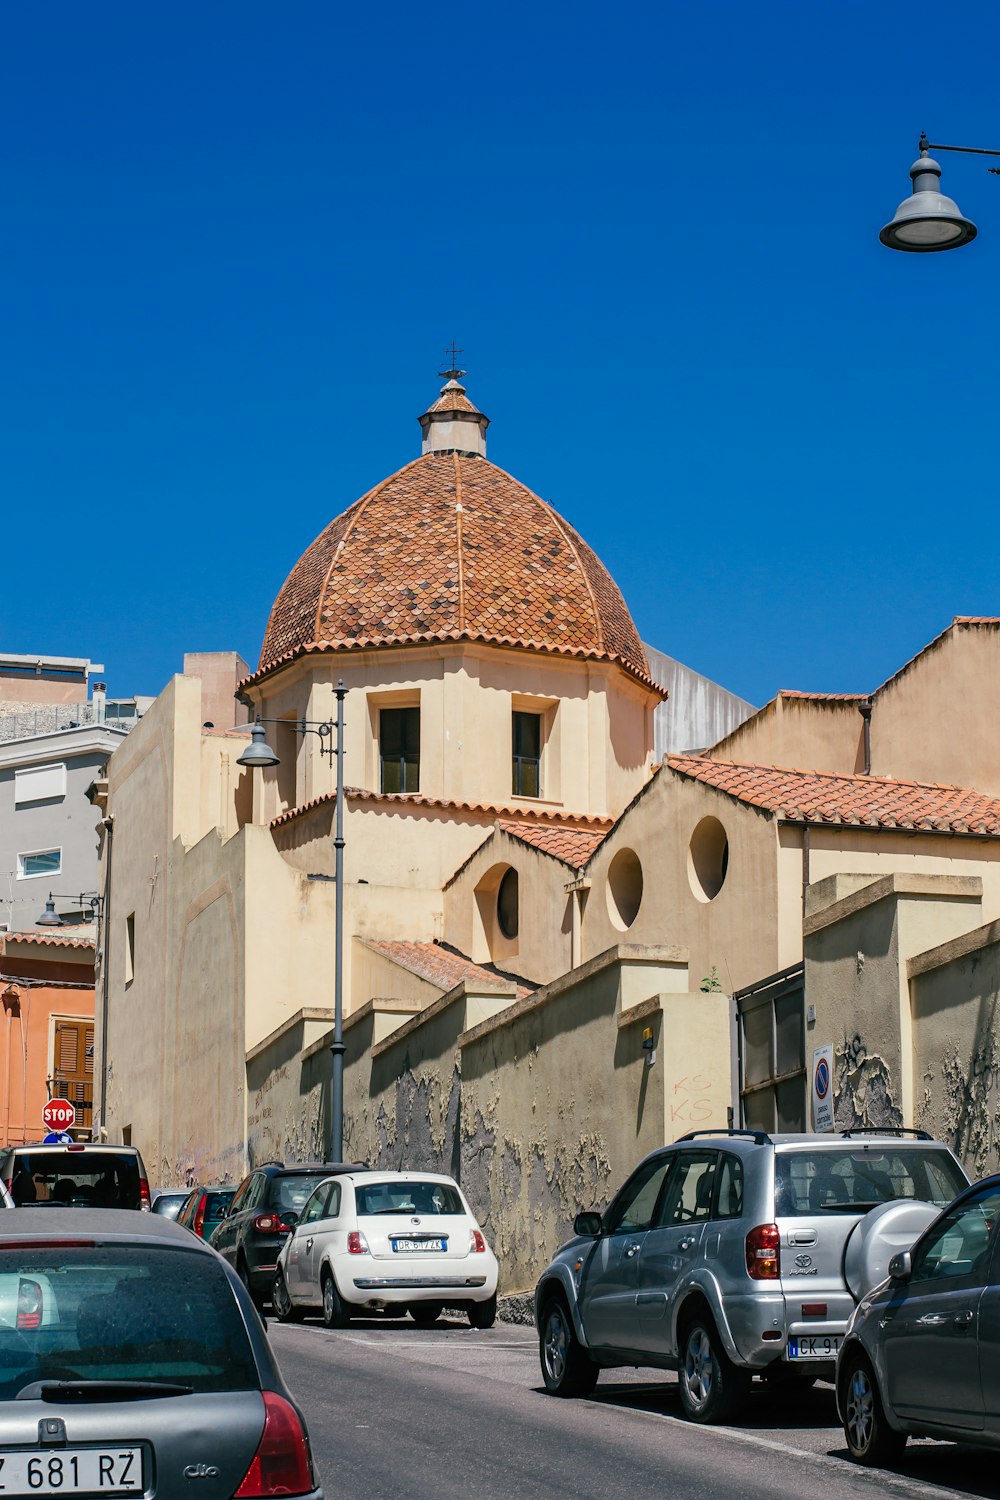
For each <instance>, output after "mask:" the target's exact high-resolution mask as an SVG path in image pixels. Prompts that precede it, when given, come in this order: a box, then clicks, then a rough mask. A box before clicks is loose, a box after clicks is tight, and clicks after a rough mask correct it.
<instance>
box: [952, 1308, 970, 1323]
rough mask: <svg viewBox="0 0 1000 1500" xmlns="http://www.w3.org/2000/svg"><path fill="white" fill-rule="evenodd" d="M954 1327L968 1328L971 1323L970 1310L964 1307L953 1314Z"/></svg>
mask: <svg viewBox="0 0 1000 1500" xmlns="http://www.w3.org/2000/svg"><path fill="white" fill-rule="evenodd" d="M954 1321H955V1327H956V1328H968V1327H970V1325H971V1323H972V1308H971V1307H964V1308H963V1309H962V1311H961V1312H959V1313H956V1314H955V1319H954Z"/></svg>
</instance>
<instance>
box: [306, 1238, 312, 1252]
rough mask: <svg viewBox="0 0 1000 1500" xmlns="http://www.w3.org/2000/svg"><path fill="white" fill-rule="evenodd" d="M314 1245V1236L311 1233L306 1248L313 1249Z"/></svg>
mask: <svg viewBox="0 0 1000 1500" xmlns="http://www.w3.org/2000/svg"><path fill="white" fill-rule="evenodd" d="M312 1247H313V1237H312V1235H310V1236H309V1238H308V1239H307V1240H306V1249H307V1250H311V1249H312Z"/></svg>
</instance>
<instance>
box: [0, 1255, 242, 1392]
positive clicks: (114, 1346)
mask: <svg viewBox="0 0 1000 1500" xmlns="http://www.w3.org/2000/svg"><path fill="white" fill-rule="evenodd" d="M39 1380H152V1381H169V1382H176V1383H179V1384H182V1385H185V1386H189V1387H190V1388H191V1390H193V1391H245V1390H253V1389H255V1388H257V1387H259V1379H258V1376H257V1371H256V1366H255V1363H254V1358H253V1351H252V1349H251V1347H250V1341H249V1337H248V1335H247V1330H246V1327H245V1325H244V1323H243V1319H242V1316H241V1314H240V1310H239V1307H238V1305H237V1302H236V1298H235V1296H234V1295H233V1291H232V1288H231V1287H230V1285H229V1282H228V1280H227V1279H226V1275H225V1272H224V1270H223V1268H222V1266H221V1264H219V1263H217V1262H216V1261H215V1259H214V1258H213V1257H211V1256H208V1255H201V1254H195V1255H192V1254H190V1253H187V1252H185V1251H178V1250H160V1249H157V1248H155V1247H149V1246H148V1245H143V1246H141V1247H140V1246H138V1245H135V1244H129V1243H123V1244H121V1245H95V1246H88V1245H86V1244H80V1245H70V1244H67V1243H66V1242H65V1241H63V1242H62V1243H61V1244H59V1245H52V1246H51V1247H47V1246H45V1245H44V1244H43V1245H35V1244H31V1243H30V1242H23V1243H21V1244H13V1245H11V1246H9V1247H7V1246H5V1245H4V1243H3V1241H0V1399H10V1398H11V1397H13V1396H16V1395H17V1393H18V1391H20V1390H22V1389H23V1388H24V1387H25V1386H26V1385H32V1384H34V1383H35V1382H36V1381H39Z"/></svg>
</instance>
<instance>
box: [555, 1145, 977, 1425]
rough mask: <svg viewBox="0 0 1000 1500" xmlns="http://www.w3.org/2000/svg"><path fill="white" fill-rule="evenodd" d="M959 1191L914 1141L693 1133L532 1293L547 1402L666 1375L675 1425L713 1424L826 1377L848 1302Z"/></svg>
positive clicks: (938, 1161) (661, 1157) (656, 1158)
mask: <svg viewBox="0 0 1000 1500" xmlns="http://www.w3.org/2000/svg"><path fill="white" fill-rule="evenodd" d="M967 1182H968V1178H967V1177H966V1175H965V1172H964V1171H963V1169H962V1167H961V1165H960V1163H959V1162H958V1160H957V1159H956V1158H955V1156H954V1155H953V1154H952V1152H951V1151H950V1150H949V1149H948V1147H947V1146H945V1145H943V1144H942V1143H941V1142H939V1141H933V1140H931V1138H930V1137H929V1136H927V1135H926V1134H925V1133H924V1132H922V1131H902V1130H900V1131H884V1132H872V1131H853V1132H846V1133H844V1134H840V1135H833V1134H831V1135H768V1134H766V1133H765V1132H763V1131H749V1130H746V1131H739V1130H731V1131H721V1130H720V1131H701V1132H693V1133H692V1134H691V1135H688V1136H685V1137H683V1138H682V1139H681V1140H680V1141H677V1142H675V1143H674V1144H673V1145H672V1146H665V1147H663V1148H662V1149H660V1150H659V1151H654V1152H653V1153H652V1154H651V1155H650V1156H647V1157H646V1159H645V1160H644V1161H643V1162H641V1163H640V1164H639V1166H638V1167H637V1168H636V1170H635V1171H634V1172H633V1174H632V1176H631V1177H630V1178H629V1179H628V1181H627V1182H626V1183H625V1185H624V1187H622V1189H621V1190H620V1192H619V1193H618V1194H617V1196H616V1197H615V1198H614V1200H613V1201H612V1203H611V1205H610V1207H609V1208H608V1209H607V1210H606V1211H605V1212H604V1213H603V1214H599V1213H581V1214H578V1215H577V1219H576V1223H575V1226H574V1227H575V1230H576V1238H574V1239H572V1240H570V1241H569V1243H568V1244H567V1245H564V1246H563V1248H562V1249H561V1250H560V1251H559V1252H558V1253H557V1255H556V1256H555V1258H554V1259H553V1261H552V1262H551V1264H550V1265H549V1266H548V1267H547V1268H546V1270H545V1271H544V1273H543V1274H542V1277H541V1279H540V1280H539V1282H538V1285H537V1287H536V1289H535V1318H536V1323H537V1326H538V1330H539V1355H540V1361H541V1367H542V1377H543V1379H544V1382H545V1386H546V1389H547V1390H548V1391H549V1392H551V1393H552V1394H553V1395H557V1396H573V1395H585V1394H587V1393H588V1392H589V1391H591V1390H592V1389H593V1387H594V1384H595V1382H596V1380H597V1378H598V1375H599V1373H600V1371H601V1369H602V1368H605V1367H608V1366H614V1365H626V1364H627V1365H649V1366H653V1367H658V1368H661V1369H668V1370H677V1371H678V1374H679V1384H680V1396H681V1403H682V1406H683V1409H684V1411H685V1414H686V1415H687V1416H688V1417H690V1418H691V1419H692V1420H694V1421H698V1422H715V1421H722V1420H725V1419H726V1418H727V1417H729V1416H731V1415H732V1414H733V1413H734V1412H735V1411H736V1410H737V1409H738V1407H739V1405H740V1404H741V1402H742V1400H743V1399H744V1398H745V1396H746V1395H747V1393H748V1391H749V1386H750V1381H751V1379H752V1378H753V1376H754V1375H760V1376H763V1377H764V1378H765V1379H768V1380H771V1381H792V1382H795V1381H798V1382H801V1383H808V1382H811V1381H812V1380H814V1379H816V1378H817V1376H820V1377H825V1378H832V1375H833V1370H834V1362H835V1360H836V1357H837V1352H838V1350H839V1347H840V1343H841V1339H842V1337H843V1335H844V1331H845V1329H846V1327H847V1323H848V1320H849V1318H850V1317H851V1315H852V1313H853V1311H854V1308H855V1305H856V1303H857V1301H858V1299H859V1298H860V1297H861V1296H862V1295H863V1294H864V1293H865V1292H866V1291H867V1290H868V1289H869V1288H870V1287H872V1286H874V1285H876V1284H877V1283H878V1282H879V1281H881V1280H882V1279H883V1278H884V1276H885V1274H886V1269H887V1267H888V1263H889V1259H890V1257H891V1256H892V1255H893V1254H894V1253H895V1252H896V1251H897V1250H901V1249H904V1248H906V1247H908V1246H909V1245H911V1244H912V1243H913V1241H914V1240H915V1239H916V1238H917V1236H918V1235H919V1234H920V1233H921V1232H922V1231H923V1229H924V1228H925V1227H926V1225H927V1224H928V1223H929V1222H930V1221H931V1220H932V1219H934V1218H935V1217H936V1216H937V1212H938V1210H939V1209H940V1208H941V1207H943V1206H944V1205H945V1204H947V1203H948V1202H949V1201H950V1200H951V1199H952V1198H953V1197H954V1196H955V1194H956V1193H957V1192H960V1191H961V1190H962V1188H963V1187H964V1186H965V1185H966V1184H967Z"/></svg>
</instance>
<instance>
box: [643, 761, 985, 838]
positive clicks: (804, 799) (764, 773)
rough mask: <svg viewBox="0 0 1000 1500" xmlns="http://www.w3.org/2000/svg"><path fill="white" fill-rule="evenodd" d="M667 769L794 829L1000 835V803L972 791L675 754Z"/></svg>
mask: <svg viewBox="0 0 1000 1500" xmlns="http://www.w3.org/2000/svg"><path fill="white" fill-rule="evenodd" d="M664 764H665V765H667V766H669V768H670V770H671V771H674V772H676V773H677V774H678V775H679V776H685V777H688V778H689V779H691V780H694V781H700V782H702V783H704V784H705V785H706V786H711V787H714V788H715V789H716V790H717V791H720V792H725V793H726V794H727V795H728V796H730V797H733V798H735V799H736V801H738V802H744V803H746V804H747V805H748V806H750V807H759V808H761V809H763V810H764V811H766V812H770V813H774V814H775V815H776V816H777V817H779V818H782V819H784V820H787V821H790V822H794V823H799V822H802V823H806V822H807V823H845V824H850V825H852V826H854V827H859V828H905V829H915V830H922V831H925V832H941V833H974V834H979V835H982V836H984V837H988V838H997V837H1000V798H996V797H984V796H983V795H982V794H981V793H980V792H975V791H971V790H970V789H969V788H967V787H957V786H939V785H936V784H934V783H928V782H921V781H895V780H892V779H891V778H889V777H882V776H838V775H833V774H832V773H828V772H825V771H796V770H790V769H786V768H785V767H782V766H758V765H744V764H740V763H738V762H735V761H724V760H707V759H705V758H704V757H702V756H674V755H672V756H668V758H667V760H666V761H665V762H664Z"/></svg>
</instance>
